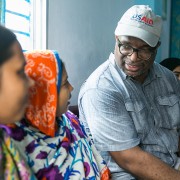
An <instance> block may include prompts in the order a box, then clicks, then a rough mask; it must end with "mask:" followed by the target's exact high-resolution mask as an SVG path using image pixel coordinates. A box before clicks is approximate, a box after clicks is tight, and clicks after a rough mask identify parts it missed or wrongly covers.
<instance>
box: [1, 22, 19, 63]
mask: <svg viewBox="0 0 180 180" xmlns="http://www.w3.org/2000/svg"><path fill="white" fill-rule="evenodd" d="M15 41H17V39H16V35H15V34H14V33H13V32H12V31H10V30H9V29H7V28H5V27H4V26H2V25H0V66H1V65H2V64H3V63H4V62H5V61H6V60H8V59H9V58H11V57H12V56H13V52H12V50H11V46H12V44H13V43H14V42H15Z"/></svg>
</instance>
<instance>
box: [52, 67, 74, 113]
mask: <svg viewBox="0 0 180 180" xmlns="http://www.w3.org/2000/svg"><path fill="white" fill-rule="evenodd" d="M72 91H73V87H72V85H71V84H70V83H69V81H68V75H67V71H66V68H65V66H64V64H63V70H62V80H61V88H60V92H59V95H58V103H57V111H56V115H57V116H61V115H62V114H63V113H65V112H66V111H67V110H68V105H69V104H70V101H69V100H70V98H71V92H72Z"/></svg>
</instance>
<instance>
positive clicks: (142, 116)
mask: <svg viewBox="0 0 180 180" xmlns="http://www.w3.org/2000/svg"><path fill="white" fill-rule="evenodd" d="M125 107H126V110H127V111H128V113H129V115H130V117H131V119H132V120H133V122H134V125H135V128H136V130H137V133H138V136H139V137H140V139H141V140H142V139H143V137H144V136H145V134H146V133H147V131H148V130H147V125H148V122H147V108H146V107H145V105H144V104H143V103H142V102H138V101H135V102H132V101H127V102H125Z"/></svg>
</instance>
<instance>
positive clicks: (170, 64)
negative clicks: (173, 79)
mask: <svg viewBox="0 0 180 180" xmlns="http://www.w3.org/2000/svg"><path fill="white" fill-rule="evenodd" d="M160 64H161V65H162V66H164V67H166V68H168V69H169V70H170V71H172V72H173V73H174V74H175V75H176V76H177V78H178V79H179V80H180V59H179V58H167V59H164V60H163V61H161V62H160Z"/></svg>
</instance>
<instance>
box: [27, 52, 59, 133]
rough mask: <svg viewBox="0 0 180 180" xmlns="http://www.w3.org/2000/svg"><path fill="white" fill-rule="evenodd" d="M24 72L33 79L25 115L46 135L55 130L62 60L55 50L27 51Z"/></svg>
mask: <svg viewBox="0 0 180 180" xmlns="http://www.w3.org/2000/svg"><path fill="white" fill-rule="evenodd" d="M24 55H25V58H26V61H27V64H26V67H25V71H26V74H27V75H28V76H29V77H30V78H31V79H33V80H34V81H35V85H34V86H33V87H32V88H31V89H30V99H29V105H28V107H27V109H26V113H25V117H26V119H27V121H28V122H29V123H30V124H31V125H32V126H34V127H36V128H38V129H39V130H40V131H41V132H43V133H44V134H46V135H49V136H54V135H55V131H56V121H55V119H56V108H57V99H58V93H59V90H60V85H61V78H62V62H61V60H60V58H59V56H58V54H57V52H56V51H50V50H44V51H27V52H25V53H24Z"/></svg>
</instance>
